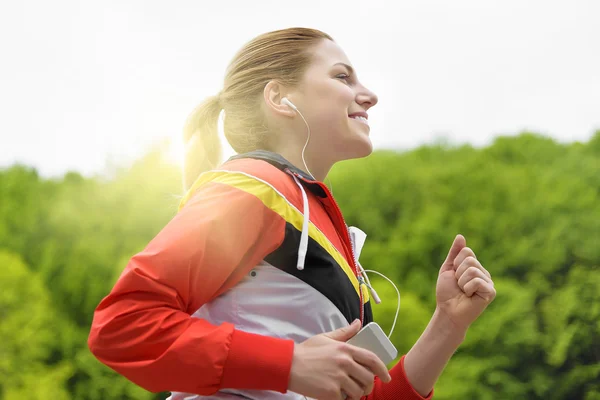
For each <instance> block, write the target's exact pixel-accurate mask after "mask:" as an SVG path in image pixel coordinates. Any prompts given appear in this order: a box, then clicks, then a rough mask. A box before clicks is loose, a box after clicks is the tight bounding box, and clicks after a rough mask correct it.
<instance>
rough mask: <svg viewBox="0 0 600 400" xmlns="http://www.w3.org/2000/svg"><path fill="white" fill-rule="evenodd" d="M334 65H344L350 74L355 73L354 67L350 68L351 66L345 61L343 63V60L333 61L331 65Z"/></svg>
mask: <svg viewBox="0 0 600 400" xmlns="http://www.w3.org/2000/svg"><path fill="white" fill-rule="evenodd" d="M336 65H341V66H344V67H346V68H347V69H348V72H350V75H356V74H355V71H354V68H352V67H351V66H349V65H348V64H346V63H343V62H339V63H335V64H333V66H334V67H335V66H336Z"/></svg>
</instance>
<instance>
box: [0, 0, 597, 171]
mask: <svg viewBox="0 0 600 400" xmlns="http://www.w3.org/2000/svg"><path fill="white" fill-rule="evenodd" d="M599 21H600V1H597V0H588V1H584V0H563V1H559V0H539V1H538V0H503V1H492V0H453V1H447V0H440V1H433V0H418V1H410V2H407V1H400V0H398V1H387V2H386V1H382V0H368V1H360V2H359V1H354V0H344V1H324V0H319V1H314V0H300V1H271V0H269V1H245V0H229V1H227V0H225V1H201V0H196V1H167V0H162V1H150V0H139V1H127V0H120V1H118V0H112V1H109V0H102V1H94V2H92V1H80V0H53V1H42V0H19V1H3V2H2V3H1V5H0V49H1V53H0V57H1V60H0V61H1V62H0V109H1V110H2V112H1V114H0V167H2V166H7V165H10V164H12V163H14V162H17V161H18V162H22V163H26V164H28V165H33V166H35V167H37V168H39V170H40V171H41V172H42V174H44V175H46V176H49V175H53V176H56V175H60V174H62V173H64V172H65V171H67V170H78V171H80V172H82V173H84V174H86V175H88V174H93V173H96V172H100V171H102V170H103V168H104V166H105V165H106V162H107V160H108V159H109V158H111V159H113V160H114V159H116V160H123V161H126V160H131V159H133V158H135V157H137V156H139V155H140V154H141V153H143V152H144V151H145V150H147V149H148V148H149V146H150V145H152V144H153V143H156V142H157V140H159V139H160V138H164V137H177V138H179V136H180V132H181V128H182V126H183V122H184V120H185V118H186V116H187V115H188V113H189V112H190V111H191V110H192V109H193V108H194V106H195V105H196V104H198V103H199V102H200V101H201V100H202V99H203V98H204V97H205V96H208V95H212V94H215V93H217V92H218V91H219V90H220V89H221V85H222V79H223V74H224V70H225V68H226V66H227V64H228V62H229V61H230V59H231V58H232V56H233V55H234V53H235V52H236V51H237V50H238V49H239V48H240V47H241V46H242V45H243V44H244V43H245V42H247V41H248V40H250V39H251V38H253V37H254V36H256V35H258V34H260V33H263V32H266V31H270V30H273V29H279V28H285V27H291V26H307V27H313V28H318V29H321V30H323V31H325V32H327V33H329V34H330V35H332V36H333V37H334V39H336V41H337V42H338V43H339V44H340V45H341V46H342V47H343V48H344V49H345V51H346V53H347V54H348V56H349V58H350V60H351V61H352V63H353V64H354V66H355V67H356V68H357V70H358V73H359V76H360V78H361V80H362V81H363V82H364V83H365V84H366V85H367V86H368V87H370V88H371V89H372V90H373V91H375V92H376V93H377V94H378V95H379V99H380V102H379V104H378V106H377V107H375V108H373V110H372V111H371V112H370V118H369V120H370V122H371V127H372V130H371V132H372V138H373V142H374V144H375V147H376V148H403V149H405V148H411V147H415V146H417V145H419V144H422V143H427V142H431V141H433V140H435V138H437V137H440V136H445V137H447V138H449V139H450V140H451V141H452V142H454V143H464V142H469V143H472V144H474V145H484V144H487V143H489V142H490V141H491V140H492V139H493V138H494V137H495V136H497V135H514V134H517V133H519V132H520V131H522V130H525V129H528V130H533V131H536V132H540V133H543V134H546V135H550V136H552V137H554V138H556V139H557V140H559V141H561V142H568V141H573V140H579V141H585V140H588V139H589V138H590V137H591V135H592V133H593V132H594V130H596V129H600V23H599Z"/></svg>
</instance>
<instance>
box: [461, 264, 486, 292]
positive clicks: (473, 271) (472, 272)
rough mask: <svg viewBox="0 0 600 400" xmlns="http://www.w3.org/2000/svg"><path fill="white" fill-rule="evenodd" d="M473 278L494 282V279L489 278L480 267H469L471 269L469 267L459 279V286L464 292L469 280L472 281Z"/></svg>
mask: <svg viewBox="0 0 600 400" xmlns="http://www.w3.org/2000/svg"><path fill="white" fill-rule="evenodd" d="M473 279H483V280H484V281H485V282H487V283H490V282H492V280H491V279H490V278H488V277H487V276H486V275H485V274H484V273H483V271H481V270H480V269H477V268H475V267H469V269H467V270H466V271H465V273H464V274H462V275H461V277H460V278H459V279H458V282H457V283H458V287H459V288H461V289H462V291H463V292H464V291H465V289H464V287H465V285H466V284H467V283H469V282H471V281H472V280H473Z"/></svg>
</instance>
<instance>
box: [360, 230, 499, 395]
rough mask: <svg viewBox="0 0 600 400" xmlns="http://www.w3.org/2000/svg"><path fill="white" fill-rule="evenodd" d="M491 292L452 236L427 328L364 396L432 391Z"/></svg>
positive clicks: (485, 277)
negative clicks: (386, 376) (387, 379)
mask: <svg viewBox="0 0 600 400" xmlns="http://www.w3.org/2000/svg"><path fill="white" fill-rule="evenodd" d="M495 297H496V291H495V289H494V282H493V281H492V278H491V275H490V274H489V272H488V271H487V270H486V269H485V268H484V267H483V266H482V265H481V263H480V262H479V261H478V260H477V258H476V257H475V253H474V252H473V250H471V249H470V248H468V247H466V240H465V238H464V237H463V236H462V235H458V236H457V237H456V238H455V239H454V243H453V244H452V247H451V248H450V252H449V253H448V257H447V258H446V260H445V261H444V263H443V264H442V267H441V268H440V272H439V275H438V281H437V285H436V300H437V307H436V309H435V312H434V313H433V317H432V318H431V321H430V322H429V324H428V325H427V328H426V329H425V331H424V332H423V334H422V335H421V337H420V338H419V340H417V342H416V343H415V345H414V346H413V347H412V348H411V349H410V351H409V352H408V353H407V354H406V355H405V356H404V357H402V359H401V360H400V362H399V363H398V364H397V365H396V366H395V367H394V368H392V370H391V371H390V375H391V376H392V382H391V383H389V384H384V383H383V382H381V381H380V380H378V379H376V381H375V387H374V389H373V392H372V393H371V395H369V396H367V397H366V399H369V400H388V399H389V400H392V399H395V400H420V399H424V398H427V399H429V398H431V397H432V396H433V386H434V385H435V382H437V380H438V378H439V377H440V375H441V374H442V371H443V370H444V368H445V366H446V364H447V363H448V361H449V360H450V358H451V357H452V355H453V354H454V352H455V351H456V350H457V349H458V347H459V346H460V345H461V343H462V342H463V340H464V339H465V335H466V332H467V330H468V328H469V326H470V325H471V324H472V323H473V322H474V321H475V320H476V319H477V318H478V317H479V315H481V313H482V312H483V311H484V310H485V308H486V307H487V306H488V305H489V304H490V303H491V302H492V301H493V300H494V298H495Z"/></svg>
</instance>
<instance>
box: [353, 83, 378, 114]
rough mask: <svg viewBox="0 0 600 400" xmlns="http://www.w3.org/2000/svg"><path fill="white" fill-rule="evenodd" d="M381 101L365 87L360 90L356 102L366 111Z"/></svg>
mask: <svg viewBox="0 0 600 400" xmlns="http://www.w3.org/2000/svg"><path fill="white" fill-rule="evenodd" d="M378 101H379V99H378V98H377V95H376V94H375V93H373V92H372V91H370V90H369V89H367V88H366V87H364V86H362V85H361V86H360V90H359V91H358V93H357V94H356V102H357V103H358V104H359V105H360V106H362V107H363V108H364V109H365V111H366V110H368V109H369V108H371V107H373V106H374V105H375V104H377V102H378Z"/></svg>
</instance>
